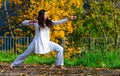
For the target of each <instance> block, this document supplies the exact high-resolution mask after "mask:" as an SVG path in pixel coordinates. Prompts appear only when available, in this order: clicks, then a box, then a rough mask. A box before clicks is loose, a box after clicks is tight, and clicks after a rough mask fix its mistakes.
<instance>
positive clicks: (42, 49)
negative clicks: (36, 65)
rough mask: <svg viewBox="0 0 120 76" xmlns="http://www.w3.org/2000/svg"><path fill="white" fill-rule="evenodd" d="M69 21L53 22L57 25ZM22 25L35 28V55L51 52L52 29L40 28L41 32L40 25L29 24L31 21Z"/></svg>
mask: <svg viewBox="0 0 120 76" xmlns="http://www.w3.org/2000/svg"><path fill="white" fill-rule="evenodd" d="M67 21H68V19H67V18H66V19H62V20H59V21H53V23H54V25H57V24H62V23H64V22H67ZM22 25H25V26H29V25H33V26H34V27H35V37H34V39H33V42H34V45H33V46H35V53H37V54H45V53H48V52H50V44H49V42H50V36H49V32H50V28H48V27H47V26H46V27H45V28H40V30H39V24H38V23H29V20H24V21H23V22H22Z"/></svg>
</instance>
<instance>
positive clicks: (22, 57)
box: [12, 42, 34, 66]
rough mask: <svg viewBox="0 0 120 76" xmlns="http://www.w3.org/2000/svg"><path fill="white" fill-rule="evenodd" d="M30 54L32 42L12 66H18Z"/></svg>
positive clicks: (32, 46)
mask: <svg viewBox="0 0 120 76" xmlns="http://www.w3.org/2000/svg"><path fill="white" fill-rule="evenodd" d="M32 52H34V42H32V43H31V44H30V45H29V46H28V48H27V49H26V51H25V52H24V53H22V54H21V55H19V56H18V57H17V58H16V59H15V61H14V62H13V63H12V66H18V65H20V64H21V63H22V62H23V61H24V60H25V59H26V58H27V57H28V56H29V55H30V54H31V53H32Z"/></svg>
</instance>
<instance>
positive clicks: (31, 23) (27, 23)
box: [22, 20, 36, 26]
mask: <svg viewBox="0 0 120 76" xmlns="http://www.w3.org/2000/svg"><path fill="white" fill-rule="evenodd" d="M34 23H36V20H24V21H23V22H22V25H25V26H30V25H34Z"/></svg>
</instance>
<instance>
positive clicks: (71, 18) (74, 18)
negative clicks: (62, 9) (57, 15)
mask: <svg viewBox="0 0 120 76" xmlns="http://www.w3.org/2000/svg"><path fill="white" fill-rule="evenodd" d="M76 18H77V16H70V18H69V20H76Z"/></svg>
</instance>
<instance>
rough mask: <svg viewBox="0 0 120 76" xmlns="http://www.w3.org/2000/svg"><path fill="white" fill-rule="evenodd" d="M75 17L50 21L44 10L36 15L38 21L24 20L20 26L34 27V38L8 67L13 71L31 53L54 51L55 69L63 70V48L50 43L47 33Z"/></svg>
mask: <svg viewBox="0 0 120 76" xmlns="http://www.w3.org/2000/svg"><path fill="white" fill-rule="evenodd" d="M74 19H76V16H71V17H70V18H65V19H62V20H59V21H51V20H49V19H48V13H47V11H46V10H40V11H39V13H38V20H24V21H23V22H22V25H25V26H30V25H33V26H34V27H35V37H34V39H33V41H32V42H31V43H30V45H29V46H28V48H27V49H26V51H25V52H24V53H22V54H21V55H20V56H18V57H17V58H16V59H15V61H14V62H13V63H12V64H11V65H10V68H11V69H13V67H15V66H19V65H20V64H21V63H22V62H23V61H24V60H25V59H26V58H27V57H28V56H29V55H30V54H31V53H33V52H34V53H37V54H46V53H49V52H50V51H52V50H54V51H56V52H57V57H56V67H58V68H61V69H62V68H64V67H63V65H64V57H63V47H61V46H60V45H58V44H56V43H54V42H52V41H50V37H49V31H50V28H51V27H52V26H54V25H57V24H61V23H64V22H67V21H68V20H74Z"/></svg>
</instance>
